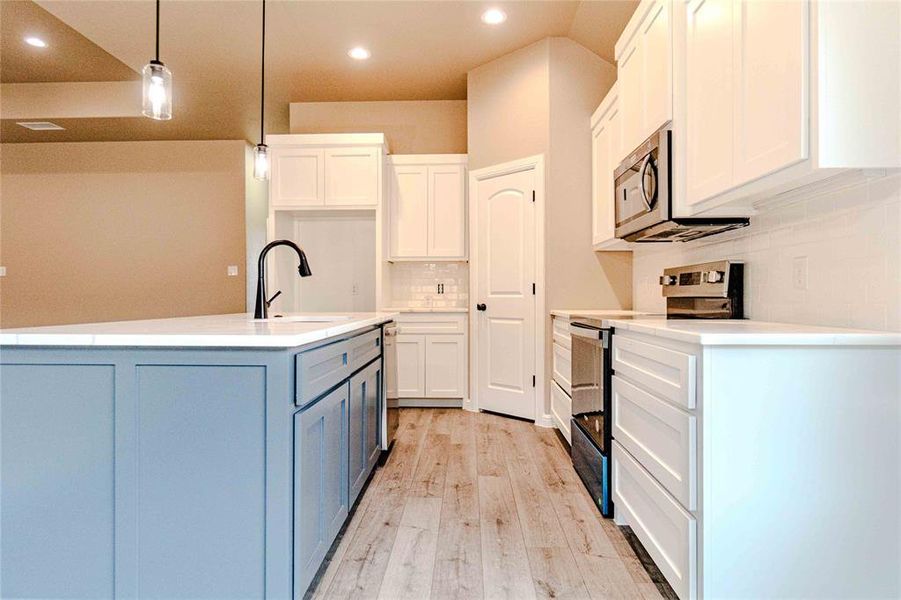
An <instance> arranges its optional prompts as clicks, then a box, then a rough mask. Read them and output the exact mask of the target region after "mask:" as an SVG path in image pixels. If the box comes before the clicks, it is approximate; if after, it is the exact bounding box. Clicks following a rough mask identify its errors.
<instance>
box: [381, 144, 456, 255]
mask: <svg viewBox="0 0 901 600" xmlns="http://www.w3.org/2000/svg"><path fill="white" fill-rule="evenodd" d="M390 160H391V165H392V168H391V198H390V202H389V207H390V208H389V214H388V220H389V226H388V231H389V248H390V257H389V260H393V259H401V260H417V259H420V260H427V259H450V260H462V259H464V258H466V155H459V154H447V155H441V154H435V155H395V156H392V157H391V159H390Z"/></svg>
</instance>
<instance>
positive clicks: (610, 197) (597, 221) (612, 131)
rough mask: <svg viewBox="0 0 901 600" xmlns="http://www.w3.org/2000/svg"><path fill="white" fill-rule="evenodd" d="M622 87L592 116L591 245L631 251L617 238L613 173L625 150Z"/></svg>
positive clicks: (610, 95) (614, 87)
mask: <svg viewBox="0 0 901 600" xmlns="http://www.w3.org/2000/svg"><path fill="white" fill-rule="evenodd" d="M620 107H621V103H620V100H619V84H618V83H615V84H613V87H612V88H610V91H608V92H607V95H606V96H605V97H604V100H603V101H601V104H600V106H598V108H597V110H596V111H595V112H594V114H593V115H592V116H591V222H592V227H591V242H592V246H593V247H594V249H595V250H627V249H628V244H627V243H626V242H624V241H622V240H618V239H616V237H615V235H614V233H615V229H616V221H615V214H614V200H615V198H614V185H613V171H615V170H616V167H617V166H619V165H618V164H617V163H618V159H619V157H620V155H621V153H622V152H621V151H622V139H621V138H622V134H621V130H622V111H621V110H620Z"/></svg>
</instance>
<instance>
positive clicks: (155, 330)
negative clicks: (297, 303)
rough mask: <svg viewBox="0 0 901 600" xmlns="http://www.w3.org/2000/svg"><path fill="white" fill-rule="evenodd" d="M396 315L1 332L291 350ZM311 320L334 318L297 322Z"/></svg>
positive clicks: (9, 341)
mask: <svg viewBox="0 0 901 600" xmlns="http://www.w3.org/2000/svg"><path fill="white" fill-rule="evenodd" d="M395 316H397V315H396V313H393V312H374V313H328V314H326V313H322V314H317V313H291V314H286V315H285V316H284V317H283V318H272V319H268V320H266V321H258V320H254V318H253V315H251V314H248V313H237V314H231V315H209V316H202V317H180V318H174V319H152V320H146V321H116V322H112V323H84V324H80V325H58V326H48V327H29V328H23V329H0V345H9V346H153V347H169V348H172V347H195V348H196V347H205V348H211V347H212V348H218V347H222V348H291V347H294V346H302V345H304V344H310V343H313V342H318V341H320V340H324V339H328V338H330V337H334V336H338V335H343V334H346V333H350V332H352V331H355V330H357V329H362V328H364V327H371V326H373V325H380V324H382V323H387V322H388V321H391V320H393V319H394V317H395ZM310 317H313V318H319V319H322V318H333V320H329V321H318V322H310V321H298V320H292V319H297V318H301V319H302V318H310Z"/></svg>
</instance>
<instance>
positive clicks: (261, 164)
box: [253, 0, 269, 181]
mask: <svg viewBox="0 0 901 600" xmlns="http://www.w3.org/2000/svg"><path fill="white" fill-rule="evenodd" d="M265 116H266V0H263V43H262V46H261V48H260V143H259V144H257V145H256V148H254V149H253V176H254V178H255V179H259V180H260V181H266V180H267V179H269V146H267V145H266V143H265V142H266V138H265V137H264V135H265V121H264V117H265Z"/></svg>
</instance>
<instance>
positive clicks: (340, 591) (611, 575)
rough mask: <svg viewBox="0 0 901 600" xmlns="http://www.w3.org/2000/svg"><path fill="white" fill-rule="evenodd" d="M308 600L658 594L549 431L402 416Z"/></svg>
mask: <svg viewBox="0 0 901 600" xmlns="http://www.w3.org/2000/svg"><path fill="white" fill-rule="evenodd" d="M312 596H313V597H314V598H323V599H324V598H328V599H332V598H354V599H366V598H385V599H390V600H395V599H401V598H410V599H415V600H422V599H425V598H436V599H439V598H440V599H445V598H488V599H492V600H493V599H495V598H509V599H515V600H525V599H528V598H574V599H575V598H589V599H592V600H600V599H608V598H648V599H649V598H660V597H661V596H660V594H659V592H658V590H657V587H656V586H655V584H654V583H652V582H651V579H650V578H649V577H648V574H647V572H646V571H645V570H644V568H643V567H642V565H641V562H640V561H639V560H638V558H637V557H636V555H635V554H634V552H633V551H632V548H631V547H630V546H629V543H628V542H627V541H626V539H625V538H624V537H623V534H622V533H621V531H620V530H619V529H618V528H617V527H616V526H615V525H614V524H613V522H612V521H610V520H607V519H603V518H602V517H601V516H600V514H599V513H598V511H597V510H596V509H595V508H594V506H593V505H592V500H591V498H590V496H589V495H588V493H587V492H586V490H585V488H584V486H583V485H582V483H581V481H579V479H578V476H577V475H576V473H575V471H574V470H573V467H572V463H571V462H570V459H569V455H568V454H567V451H566V449H565V447H564V445H563V443H562V442H561V441H560V440H558V439H557V437H556V433H555V432H554V431H553V430H552V429H544V428H540V427H535V426H534V425H532V424H531V423H527V422H524V421H518V420H514V419H508V418H504V417H501V416H497V415H492V414H487V413H472V412H468V411H463V410H460V409H402V410H401V416H400V427H399V429H398V434H397V441H396V442H395V446H394V449H393V451H392V452H391V455H390V458H389V459H388V462H387V463H386V464H385V465H384V466H383V467H380V468H379V469H377V470H376V472H375V473H374V475H373V479H372V481H371V482H370V484H369V486H368V488H367V489H366V492H365V494H364V495H363V497H362V498H361V499H360V502H359V504H358V506H357V509H356V511H355V512H354V514H353V517H352V518H351V520H350V522H349V523H348V525H347V528H346V530H345V532H344V535H343V537H342V538H341V541H340V543H339V544H338V546H337V547H336V549H335V551H334V555H333V556H332V557H331V560H330V561H329V563H328V564H327V567H326V568H325V571H324V572H323V573H322V574H321V577H320V579H319V582H318V585H316V587H315V588H313V589H312Z"/></svg>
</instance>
